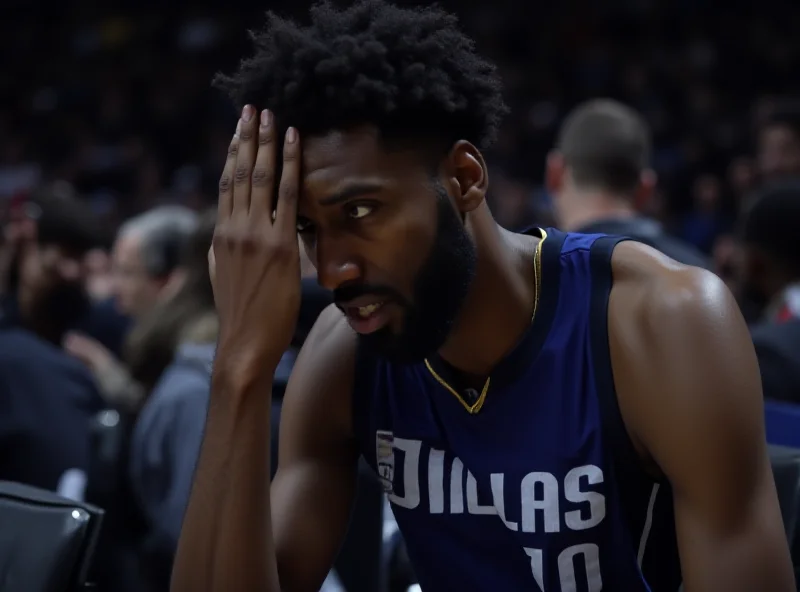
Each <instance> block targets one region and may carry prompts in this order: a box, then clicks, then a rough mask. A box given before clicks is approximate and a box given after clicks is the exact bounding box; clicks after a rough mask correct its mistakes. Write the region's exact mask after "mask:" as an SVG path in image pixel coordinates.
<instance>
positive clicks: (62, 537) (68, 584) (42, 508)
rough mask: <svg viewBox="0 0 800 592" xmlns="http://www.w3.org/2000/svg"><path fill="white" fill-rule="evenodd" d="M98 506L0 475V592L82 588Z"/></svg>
mask: <svg viewBox="0 0 800 592" xmlns="http://www.w3.org/2000/svg"><path fill="white" fill-rule="evenodd" d="M102 519H103V511H102V510H100V509H99V508H96V507H94V506H91V505H89V504H85V503H80V502H76V501H73V500H70V499H67V498H64V497H61V496H58V495H56V494H54V493H51V492H49V491H45V490H43V489H37V488H34V487H28V486H26V485H20V484H18V483H10V482H8V481H0V524H2V528H0V557H3V564H2V569H0V576H1V577H0V592H22V591H24V592H56V591H57V592H82V591H84V590H87V589H88V587H89V586H88V584H87V582H86V578H87V574H88V570H89V564H90V562H91V558H92V554H93V552H94V546H95V542H96V541H97V536H98V534H99V531H100V525H101V523H102Z"/></svg>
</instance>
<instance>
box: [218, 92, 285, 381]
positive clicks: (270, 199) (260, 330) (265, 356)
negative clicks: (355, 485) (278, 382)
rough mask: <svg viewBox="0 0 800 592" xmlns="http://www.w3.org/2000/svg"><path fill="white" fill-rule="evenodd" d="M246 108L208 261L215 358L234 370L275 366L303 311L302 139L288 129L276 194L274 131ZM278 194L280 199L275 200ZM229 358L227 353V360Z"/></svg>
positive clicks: (223, 182)
mask: <svg viewBox="0 0 800 592" xmlns="http://www.w3.org/2000/svg"><path fill="white" fill-rule="evenodd" d="M256 117H258V114H257V113H256V110H255V109H254V108H253V107H252V106H250V105H248V106H246V107H245V108H244V111H243V113H242V119H241V120H240V122H239V126H238V127H237V130H236V134H235V135H234V137H233V141H232V142H231V144H230V147H229V149H228V159H227V161H226V163H225V169H224V171H223V172H222V177H221V178H220V183H219V190H220V193H219V213H218V217H217V228H216V231H215V233H214V242H213V245H212V247H211V251H210V252H209V266H210V272H211V277H212V278H213V280H212V281H213V285H214V298H215V300H216V305H217V312H218V313H219V317H220V341H219V349H218V361H222V360H228V359H232V360H236V365H237V372H245V373H247V372H248V371H249V370H250V369H253V370H255V369H258V370H259V371H263V370H264V369H272V368H274V367H276V366H277V364H278V362H279V360H280V358H281V356H282V355H283V352H284V351H285V350H286V348H287V347H288V346H289V343H290V341H291V339H292V334H293V332H294V328H295V324H296V322H297V315H298V311H299V309H300V254H299V250H298V244H297V230H296V228H297V196H298V192H299V183H300V181H299V177H300V138H299V136H298V133H297V130H296V129H294V128H289V129H288V130H287V132H286V137H285V140H284V144H283V173H282V175H281V180H280V186H279V189H278V192H277V193H278V195H277V196H275V195H274V193H275V192H274V190H273V188H274V184H275V183H274V180H275V170H276V159H277V141H276V137H275V134H276V130H275V126H274V123H273V121H272V115H271V113H270V112H269V111H266V110H265V111H262V112H261V115H260V119H259V121H258V125H256V122H255V121H254V118H256ZM276 197H277V199H276ZM226 356H229V357H226Z"/></svg>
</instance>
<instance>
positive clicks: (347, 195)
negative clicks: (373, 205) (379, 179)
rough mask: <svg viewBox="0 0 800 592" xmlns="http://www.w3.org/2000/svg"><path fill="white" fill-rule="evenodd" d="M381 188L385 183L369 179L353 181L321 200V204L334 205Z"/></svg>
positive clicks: (375, 191)
mask: <svg viewBox="0 0 800 592" xmlns="http://www.w3.org/2000/svg"><path fill="white" fill-rule="evenodd" d="M381 189H383V185H382V184H380V183H375V182H368V181H363V182H359V183H352V184H350V185H347V186H346V187H344V188H342V189H340V190H339V191H337V192H336V193H334V194H332V195H329V196H328V197H325V198H323V199H321V200H319V204H320V205H321V206H332V205H336V204H339V203H342V202H343V201H347V200H348V199H352V198H354V197H358V196H360V195H367V194H370V193H377V192H378V191H380V190H381Z"/></svg>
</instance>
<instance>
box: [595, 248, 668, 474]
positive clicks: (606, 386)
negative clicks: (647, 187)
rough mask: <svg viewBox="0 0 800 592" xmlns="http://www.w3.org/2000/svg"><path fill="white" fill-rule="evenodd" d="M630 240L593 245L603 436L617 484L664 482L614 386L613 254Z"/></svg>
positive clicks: (598, 386) (599, 389)
mask: <svg viewBox="0 0 800 592" xmlns="http://www.w3.org/2000/svg"><path fill="white" fill-rule="evenodd" d="M627 240H632V239H629V238H626V237H619V236H604V237H601V238H598V239H597V240H596V241H595V242H594V243H593V244H592V247H591V254H590V260H591V270H592V296H591V305H590V306H591V314H590V329H589V330H590V339H591V348H592V356H593V360H592V366H593V367H594V374H595V387H596V390H597V397H598V399H599V404H600V416H601V420H602V425H603V437H604V440H605V441H606V442H607V443H608V452H609V456H610V457H611V458H610V460H611V461H612V464H613V467H614V474H615V477H616V479H617V481H618V483H621V484H626V483H627V484H633V483H638V484H648V485H654V484H664V483H666V482H665V481H664V480H663V479H659V478H657V477H655V476H653V475H651V474H650V473H649V472H648V471H647V470H646V469H645V466H644V463H643V462H642V459H641V458H640V457H639V453H638V452H637V451H636V448H635V447H634V445H633V441H632V440H631V437H630V434H629V432H628V428H627V426H626V425H625V421H624V419H623V418H622V412H621V411H620V408H619V400H618V398H617V390H616V387H615V385H614V372H613V368H612V365H611V349H610V347H609V343H608V339H609V337H608V304H609V297H610V295H611V288H612V285H613V283H614V279H613V275H612V269H611V257H612V255H613V253H614V249H615V248H616V246H617V245H618V244H619V243H621V242H623V241H627Z"/></svg>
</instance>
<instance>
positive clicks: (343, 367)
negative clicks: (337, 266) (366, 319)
mask: <svg viewBox="0 0 800 592" xmlns="http://www.w3.org/2000/svg"><path fill="white" fill-rule="evenodd" d="M354 364H355V335H354V334H353V333H352V331H350V330H349V328H348V327H347V326H346V324H344V323H343V319H342V317H341V314H340V313H339V311H338V310H336V309H335V308H333V307H331V308H330V309H328V310H327V311H326V312H325V313H323V314H322V315H321V317H320V320H319V321H318V322H317V324H316V326H315V327H314V329H313V330H312V332H311V334H310V335H309V338H308V340H307V342H306V345H305V346H304V347H303V350H302V351H301V353H300V356H299V357H298V360H297V362H296V365H295V368H294V371H293V373H292V377H291V379H290V381H289V385H288V387H287V390H286V394H285V397H284V404H283V411H282V414H281V430H280V447H279V448H280V450H279V454H280V460H279V466H278V471H277V474H276V476H275V479H274V480H273V483H272V487H271V490H270V489H269V485H268V484H269V414H270V405H271V396H270V384H269V381H268V380H263V381H261V382H260V383H258V384H251V385H247V389H248V391H250V392H248V393H247V396H242V394H243V391H242V392H239V390H237V389H240V388H241V387H238V386H236V381H235V380H234V381H231V382H227V381H224V382H217V384H216V385H214V386H212V397H211V406H210V410H209V414H208V420H207V425H206V433H205V437H204V442H203V446H202V451H201V456H200V462H199V463H198V469H197V472H196V474H195V479H194V486H193V489H192V495H191V498H190V502H189V508H188V510H187V513H186V518H185V520H184V526H183V530H182V532H181V538H180V543H179V546H178V554H177V557H176V561H175V568H174V570H173V581H172V590H173V591H179V592H183V591H184V590H185V591H187V592H188V591H191V592H201V591H203V590H207V591H212V590H213V591H217V590H220V591H221V590H238V591H241V592H264V590H265V589H263V588H261V587H260V584H258V583H259V582H264V581H270V582H271V584H272V585H271V586H270V587H269V588H267V590H270V591H275V592H277V591H278V590H279V589H280V590H284V591H286V592H312V591H313V592H316V590H319V587H320V586H321V584H322V582H323V581H324V579H325V576H326V575H327V573H328V571H329V569H330V567H331V565H332V564H333V560H334V558H335V554H336V552H337V550H338V548H339V545H340V543H341V540H342V538H343V536H344V532H345V529H346V527H347V522H348V518H349V511H350V506H351V502H352V498H353V495H354V492H355V474H356V468H357V462H356V461H357V452H356V446H355V444H354V442H353V439H352V436H351V433H352V429H351V422H350V413H351V407H350V400H351V398H350V390H351V388H352V380H353V376H352V375H353V367H354ZM231 385H233V386H231ZM214 389H216V391H215V390H214ZM254 391H258V392H254ZM265 510H266V511H269V512H271V514H269V515H268V514H266V513H265ZM270 522H271V525H272V526H271V535H272V536H271V537H270V538H271V540H270V541H269V542H268V544H267V545H266V547H267V549H269V550H270V551H271V550H273V549H274V553H268V554H267V556H264V557H258V558H256V557H254V556H252V553H248V548H249V547H250V546H251V545H254V544H259V545H260V546H261V548H264V544H263V542H262V541H254V540H253V538H254V537H261V536H264V535H263V532H262V531H263V525H266V524H269V523H270ZM269 534H270V533H267V536H269ZM248 556H250V557H251V561H252V565H247V566H243V565H242V564H243V563H246V562H243V561H242V558H243V557H248ZM195 557H213V565H197V564H196V563H193V562H192V559H193V558H195ZM276 558H277V565H275V564H273V566H270V565H269V562H271V561H276ZM231 566H243V567H246V568H247V569H242V570H232V569H231ZM265 572H266V573H267V574H269V573H270V572H271V573H277V574H278V578H279V580H280V585H278V582H276V581H274V580H272V578H271V577H269V576H267V577H266V578H265Z"/></svg>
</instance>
